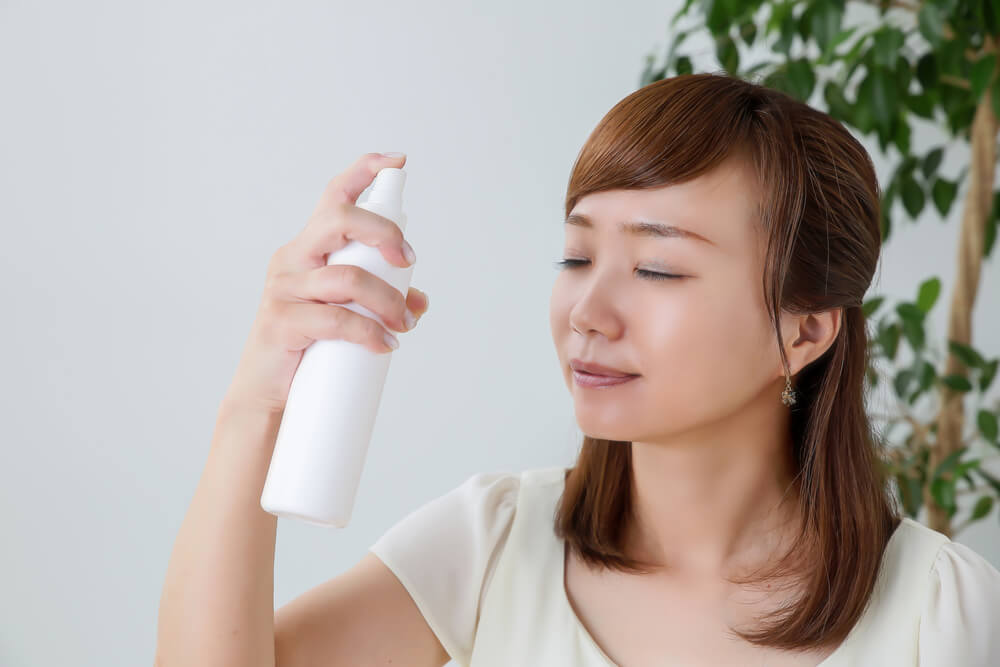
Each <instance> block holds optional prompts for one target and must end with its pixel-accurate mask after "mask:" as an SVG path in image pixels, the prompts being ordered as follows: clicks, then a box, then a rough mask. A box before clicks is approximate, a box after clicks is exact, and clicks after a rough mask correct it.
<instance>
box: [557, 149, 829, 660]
mask: <svg viewBox="0 0 1000 667" xmlns="http://www.w3.org/2000/svg"><path fill="white" fill-rule="evenodd" d="M757 196H758V185H757V182H756V174H755V173H754V171H753V168H752V166H750V165H748V164H747V163H746V162H743V161H741V160H740V159H738V158H730V159H729V160H728V161H726V162H724V163H722V164H721V165H720V166H719V167H718V168H717V169H715V170H713V171H711V172H707V173H705V174H703V175H701V176H699V177H698V178H695V179H692V180H690V181H687V182H685V183H677V184H672V185H669V186H665V187H661V188H653V189H647V190H609V191H602V192H596V193H592V194H588V195H586V196H584V197H582V198H580V200H579V201H578V202H577V203H576V205H575V206H574V208H573V210H572V211H571V212H570V216H568V217H569V218H570V219H572V218H573V216H575V215H583V216H584V217H586V218H587V219H589V220H590V222H591V224H590V226H585V225H577V224H572V223H571V224H567V225H565V246H564V249H563V253H564V254H563V259H566V260H573V263H571V264H569V265H567V266H566V268H564V270H563V271H561V272H560V273H559V275H558V276H557V278H556V280H555V282H554V284H553V288H552V298H551V309H550V324H551V330H552V338H553V342H554V345H555V349H556V353H557V355H558V357H559V364H560V368H561V369H562V372H563V376H564V380H565V382H566V386H567V387H568V389H569V392H570V395H571V396H572V399H573V405H574V408H575V413H576V420H577V423H578V424H579V426H580V428H581V430H582V431H583V432H584V433H585V434H587V435H589V436H591V437H594V438H600V439H608V440H614V441H620V442H631V443H632V444H631V448H632V480H633V484H632V507H633V508H634V509H633V511H634V514H635V517H636V521H634V522H629V523H628V524H627V526H626V538H625V543H626V548H627V551H628V552H629V555H631V556H632V557H634V558H638V559H641V560H643V561H646V562H650V563H654V564H656V565H658V566H661V567H662V570H661V571H657V572H655V573H653V574H648V575H629V574H623V573H618V572H614V573H612V572H608V571H601V572H593V571H591V570H590V569H588V568H587V567H586V566H585V564H584V563H583V562H582V561H581V560H580V559H578V558H577V557H576V556H575V554H573V555H570V556H569V557H568V558H567V562H566V571H565V587H566V589H567V597H568V598H569V599H570V601H571V603H572V604H573V606H574V608H575V610H576V612H577V615H578V616H579V617H580V618H581V621H582V623H583V624H584V625H585V627H587V628H588V629H589V630H590V633H591V635H592V636H593V637H594V639H595V641H596V643H597V644H598V645H599V646H600V647H601V648H602V649H603V650H604V652H605V653H606V654H608V655H609V656H610V657H611V658H612V659H613V660H614V661H615V662H616V663H617V664H619V665H623V666H629V665H661V664H664V662H665V658H664V657H665V656H669V661H668V662H669V663H670V664H683V665H761V664H766V665H768V666H769V667H791V666H795V667H813V666H815V665H817V664H819V663H820V662H821V660H823V659H825V657H826V656H827V655H828V654H829V653H830V652H831V651H832V649H831V648H826V649H823V650H819V651H809V652H797V653H792V652H788V651H781V650H777V649H773V648H767V649H763V648H758V647H755V646H753V645H751V644H749V643H748V642H745V641H743V640H738V639H734V638H733V637H732V636H730V635H729V633H728V628H727V626H729V625H733V626H736V627H738V628H741V629H745V628H748V627H753V626H754V625H755V624H754V623H753V622H752V621H753V616H754V615H756V614H759V613H763V612H767V611H771V610H773V609H775V608H777V607H778V606H780V605H781V604H782V603H783V602H785V601H787V600H788V599H790V596H791V595H792V594H793V593H797V592H798V591H797V590H795V589H794V588H793V589H791V590H787V589H786V590H779V589H778V587H777V585H776V583H777V582H775V584H773V585H772V587H771V589H765V590H763V591H754V590H746V589H743V588H741V587H739V586H737V585H733V584H730V583H729V582H728V581H726V579H727V578H730V577H732V576H733V575H742V574H747V573H748V572H750V571H752V570H753V569H754V568H756V567H758V566H760V565H762V564H765V563H767V562H770V561H772V560H773V559H774V558H776V557H777V556H778V555H780V554H783V553H784V552H785V551H787V547H788V546H789V545H790V543H791V536H792V535H794V533H795V532H796V531H797V529H798V527H799V525H800V517H799V516H798V514H797V512H796V511H795V510H796V507H797V505H796V500H797V499H796V498H794V496H793V495H792V493H791V491H790V485H791V482H792V480H793V477H794V463H793V461H792V460H791V458H790V453H791V442H790V434H789V432H790V427H789V409H788V407H787V406H785V405H784V404H782V402H781V400H780V396H781V391H782V389H783V387H784V385H785V370H784V368H783V365H782V362H781V357H780V354H779V352H780V348H779V347H778V340H777V336H776V335H775V333H774V331H773V330H772V328H771V324H770V322H769V320H768V318H767V311H766V308H765V304H764V295H763V291H762V288H761V275H762V273H763V269H764V249H765V248H764V243H763V237H762V235H761V234H760V232H759V231H758V229H757V221H756V220H755V218H754V210H755V208H756V197H757ZM632 220H643V221H646V222H659V223H664V224H671V225H674V226H677V227H681V228H683V229H686V230H688V231H689V232H693V233H695V234H697V235H699V236H701V237H703V238H704V239H707V240H700V239H698V238H697V237H694V236H678V235H676V234H675V235H671V236H668V237H659V236H647V235H640V236H636V235H632V234H627V233H625V232H623V231H622V230H621V228H620V223H622V222H624V221H632ZM646 272H650V273H646ZM651 274H652V275H651ZM840 324H841V311H840V309H839V308H838V309H833V310H829V311H826V312H820V313H812V314H805V315H801V314H793V313H788V312H782V313H781V319H780V326H781V332H782V338H783V339H784V345H785V353H786V355H787V358H788V364H789V374H790V375H791V376H792V377H793V378H794V376H795V375H796V374H797V373H798V372H799V371H801V369H802V368H803V367H804V366H806V365H807V364H809V363H811V362H812V361H814V360H815V359H817V358H818V357H819V356H820V355H822V354H823V353H824V352H825V351H826V350H827V349H828V348H829V347H830V345H831V344H832V343H833V342H834V340H835V338H836V335H837V332H838V331H839V328H840ZM573 358H579V359H583V360H584V361H593V362H596V363H599V364H603V365H605V366H611V367H614V368H618V369H620V370H621V371H623V372H626V373H636V374H639V376H640V377H638V378H637V379H634V380H632V381H630V382H628V383H625V384H621V385H618V386H612V387H606V388H593V387H587V386H583V385H581V384H580V383H578V382H576V380H575V377H574V374H573V369H572V368H571V367H570V360H571V359H573ZM793 381H794V380H793ZM622 446H628V445H622ZM783 500H784V501H786V502H784V503H783V502H782V501H783ZM781 583H782V584H785V585H792V584H793V583H794V582H791V581H784V582H781Z"/></svg>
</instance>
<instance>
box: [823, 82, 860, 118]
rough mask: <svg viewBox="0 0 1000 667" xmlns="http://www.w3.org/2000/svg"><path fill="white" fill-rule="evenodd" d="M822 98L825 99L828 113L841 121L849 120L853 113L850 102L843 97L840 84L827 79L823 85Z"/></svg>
mask: <svg viewBox="0 0 1000 667" xmlns="http://www.w3.org/2000/svg"><path fill="white" fill-rule="evenodd" d="M823 99H824V100H825V101H826V106H827V109H829V111H830V115H832V116H833V117H834V118H838V119H840V120H842V121H847V122H851V119H852V118H853V116H854V113H853V111H852V109H851V104H850V102H848V101H847V98H846V97H844V91H843V89H842V88H841V87H840V86H838V85H837V84H836V83H834V82H833V81H827V82H826V83H825V84H824V85H823ZM852 124H853V123H852Z"/></svg>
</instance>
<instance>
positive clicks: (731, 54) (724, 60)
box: [715, 35, 740, 75]
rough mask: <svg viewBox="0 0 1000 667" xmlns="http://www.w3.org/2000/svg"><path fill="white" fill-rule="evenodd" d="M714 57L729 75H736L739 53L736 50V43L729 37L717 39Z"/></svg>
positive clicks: (738, 66) (738, 67) (738, 65)
mask: <svg viewBox="0 0 1000 667" xmlns="http://www.w3.org/2000/svg"><path fill="white" fill-rule="evenodd" d="M715 55H716V57H717V58H718V59H719V63H720V64H721V65H722V68H723V69H724V70H726V72H728V73H729V74H734V75H735V74H737V73H738V72H739V69H740V53H739V51H737V49H736V42H735V41H733V38H732V37H730V36H729V35H726V36H725V37H721V38H719V40H718V41H717V42H716V48H715Z"/></svg>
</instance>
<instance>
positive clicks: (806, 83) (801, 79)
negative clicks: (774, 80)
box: [788, 58, 816, 102]
mask: <svg viewBox="0 0 1000 667" xmlns="http://www.w3.org/2000/svg"><path fill="white" fill-rule="evenodd" d="M788 81H789V83H790V84H791V85H792V90H793V93H794V95H795V96H796V97H797V98H799V99H800V100H801V101H803V102H804V101H806V100H808V99H809V97H810V96H811V95H812V92H813V88H815V86H816V75H815V74H814V73H813V69H812V65H810V64H809V61H808V60H807V59H805V58H796V59H795V60H790V61H789V62H788Z"/></svg>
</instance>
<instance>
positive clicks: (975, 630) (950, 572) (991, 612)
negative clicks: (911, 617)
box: [918, 542, 1000, 667]
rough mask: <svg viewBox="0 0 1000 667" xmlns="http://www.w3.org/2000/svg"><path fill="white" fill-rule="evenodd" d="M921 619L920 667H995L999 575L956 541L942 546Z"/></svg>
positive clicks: (999, 653)
mask: <svg viewBox="0 0 1000 667" xmlns="http://www.w3.org/2000/svg"><path fill="white" fill-rule="evenodd" d="M930 577H931V581H930V588H929V589H928V593H927V599H926V600H925V602H924V608H923V612H922V614H921V617H920V634H919V640H918V641H919V660H918V664H919V665H920V667H954V666H955V665H963V667H996V666H997V665H1000V571H997V569H996V568H995V567H993V565H991V564H990V563H989V561H987V560H986V559H985V558H983V557H982V556H981V555H979V554H978V553H976V552H975V551H973V550H972V549H971V548H969V547H968V546H966V545H964V544H960V543H958V542H945V543H944V544H943V545H941V549H940V550H939V551H938V554H937V557H936V559H935V561H934V565H933V566H932V568H931V572H930Z"/></svg>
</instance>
